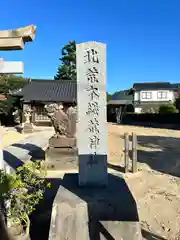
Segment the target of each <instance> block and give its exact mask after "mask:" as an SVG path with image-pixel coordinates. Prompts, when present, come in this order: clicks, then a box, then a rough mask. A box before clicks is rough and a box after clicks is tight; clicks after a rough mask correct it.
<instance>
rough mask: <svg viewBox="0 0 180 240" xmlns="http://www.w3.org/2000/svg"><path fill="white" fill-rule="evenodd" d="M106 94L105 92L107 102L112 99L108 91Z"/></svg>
mask: <svg viewBox="0 0 180 240" xmlns="http://www.w3.org/2000/svg"><path fill="white" fill-rule="evenodd" d="M106 94H107V102H108V101H109V100H111V99H112V95H111V94H109V93H108V92H107V93H106Z"/></svg>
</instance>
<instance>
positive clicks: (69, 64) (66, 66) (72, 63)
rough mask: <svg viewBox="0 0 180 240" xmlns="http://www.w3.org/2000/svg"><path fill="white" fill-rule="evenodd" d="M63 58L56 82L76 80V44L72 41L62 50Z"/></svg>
mask: <svg viewBox="0 0 180 240" xmlns="http://www.w3.org/2000/svg"><path fill="white" fill-rule="evenodd" d="M61 54H62V57H61V58H59V60H60V61H61V64H60V66H59V67H58V70H57V74H56V76H55V77H54V79H55V80H76V42H75V41H70V42H69V43H68V44H67V45H65V46H64V47H63V49H62V52H61Z"/></svg>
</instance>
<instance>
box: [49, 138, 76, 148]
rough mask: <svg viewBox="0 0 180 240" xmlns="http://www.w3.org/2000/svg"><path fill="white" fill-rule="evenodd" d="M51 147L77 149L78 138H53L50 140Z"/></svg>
mask: <svg viewBox="0 0 180 240" xmlns="http://www.w3.org/2000/svg"><path fill="white" fill-rule="evenodd" d="M49 147H54V148H74V147H76V138H73V137H72V138H69V137H66V136H62V137H51V138H50V139H49Z"/></svg>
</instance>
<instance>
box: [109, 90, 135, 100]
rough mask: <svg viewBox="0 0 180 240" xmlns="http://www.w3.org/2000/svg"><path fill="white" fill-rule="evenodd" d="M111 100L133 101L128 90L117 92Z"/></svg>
mask: <svg viewBox="0 0 180 240" xmlns="http://www.w3.org/2000/svg"><path fill="white" fill-rule="evenodd" d="M111 100H133V95H131V94H130V90H124V91H119V92H115V93H114V94H113V95H112V97H111Z"/></svg>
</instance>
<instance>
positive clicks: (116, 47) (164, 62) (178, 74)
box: [0, 0, 180, 92]
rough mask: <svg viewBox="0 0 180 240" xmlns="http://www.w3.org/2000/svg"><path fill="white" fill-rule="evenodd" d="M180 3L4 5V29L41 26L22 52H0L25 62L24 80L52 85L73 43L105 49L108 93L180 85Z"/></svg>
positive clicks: (91, 0) (128, 0)
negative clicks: (148, 85) (63, 55)
mask: <svg viewBox="0 0 180 240" xmlns="http://www.w3.org/2000/svg"><path fill="white" fill-rule="evenodd" d="M179 9H180V1H179V0H171V1H170V0H111V1H109V0H106V1H105V0H77V1H74V0H68V1H64V0H51V1H49V0H30V1H24V0H23V1H22V0H16V1H14V0H1V19H0V29H1V30H4V29H11V28H18V27H22V26H26V25H29V24H35V25H37V35H36V38H35V41H34V42H33V43H28V44H27V45H26V47H25V50H24V51H16V52H1V53H0V54H1V56H0V57H3V58H4V59H5V60H9V61H10V60H19V61H24V64H25V73H24V76H26V77H31V78H45V79H46V78H47V79H51V78H53V77H54V75H55V74H56V69H57V66H58V64H59V61H58V58H59V57H60V54H61V48H62V47H63V46H64V45H65V44H66V43H67V42H68V41H70V40H76V41H77V42H85V41H100V42H104V43H106V44H107V88H108V91H109V92H113V91H116V90H120V89H126V88H129V87H131V86H132V84H133V82H137V81H138V82H147V81H171V82H180V14H179Z"/></svg>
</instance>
